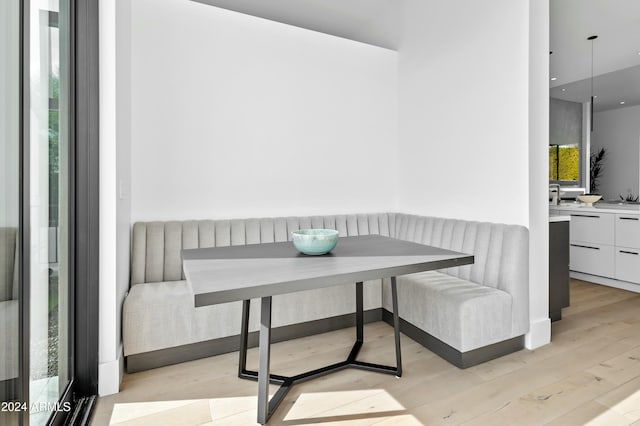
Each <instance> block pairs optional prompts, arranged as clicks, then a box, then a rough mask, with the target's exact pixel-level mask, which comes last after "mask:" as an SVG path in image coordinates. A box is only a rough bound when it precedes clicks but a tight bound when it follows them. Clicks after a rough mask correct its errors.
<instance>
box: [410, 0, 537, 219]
mask: <svg viewBox="0 0 640 426" xmlns="http://www.w3.org/2000/svg"><path fill="white" fill-rule="evenodd" d="M405 4H406V7H405V11H404V33H403V37H402V43H401V45H400V49H399V76H400V86H399V117H400V118H399V127H400V149H399V159H400V165H399V168H400V170H401V171H402V172H401V174H400V184H399V186H398V200H399V210H401V211H409V212H412V213H418V214H428V215H433V216H444V217H454V218H461V219H472V220H481V221H482V220H485V221H491V222H506V223H515V224H521V225H528V224H529V211H528V204H529V199H528V198H529V195H528V194H529V186H528V184H529V171H528V167H529V166H528V156H529V154H528V138H529V136H528V116H527V114H528V86H529V70H528V63H529V58H528V52H529V45H528V41H529V34H528V26H529V22H528V20H529V10H528V2H526V1H513V0H493V1H491V2H478V1H473V0H453V1H441V0H407V1H406V2H405Z"/></svg>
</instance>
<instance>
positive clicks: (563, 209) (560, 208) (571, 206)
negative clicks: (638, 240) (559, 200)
mask: <svg viewBox="0 0 640 426" xmlns="http://www.w3.org/2000/svg"><path fill="white" fill-rule="evenodd" d="M549 209H550V210H552V211H555V212H557V213H556V214H560V213H565V212H570V211H581V212H591V213H618V214H627V215H635V216H640V210H629V209H616V208H606V209H601V208H597V207H586V206H585V205H584V204H569V205H560V206H555V205H549Z"/></svg>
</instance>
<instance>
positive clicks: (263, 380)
mask: <svg viewBox="0 0 640 426" xmlns="http://www.w3.org/2000/svg"><path fill="white" fill-rule="evenodd" d="M259 351H260V360H259V364H258V423H260V424H262V425H263V424H265V423H267V420H269V417H270V415H271V413H270V412H269V357H270V354H271V296H267V297H263V298H262V304H261V306H260V348H259Z"/></svg>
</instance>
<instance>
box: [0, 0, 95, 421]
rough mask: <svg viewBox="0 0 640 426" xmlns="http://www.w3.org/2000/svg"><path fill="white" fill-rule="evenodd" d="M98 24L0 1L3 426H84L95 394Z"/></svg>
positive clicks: (62, 11) (69, 4)
mask: <svg viewBox="0 0 640 426" xmlns="http://www.w3.org/2000/svg"><path fill="white" fill-rule="evenodd" d="M97 17H98V1H97V0H83V1H75V0H0V425H2V426H14V425H21V426H22V425H25V426H28V425H44V424H52V425H59V424H63V422H64V421H65V419H67V418H68V416H70V415H71V416H73V419H74V421H75V422H78V421H79V422H83V421H84V422H86V421H87V419H88V416H89V415H90V413H91V409H92V407H93V404H94V402H95V395H96V394H97V382H98V343H97V331H98V256H99V254H98V226H97V223H98V214H99V213H98V202H97V200H98V192H99V186H98V182H99V180H98V157H97V152H98V137H97V123H98V120H97V111H98V109H97V106H98V97H97V94H98V85H97V82H98V71H97V45H98V43H97V40H98V35H97ZM72 52H73V54H72Z"/></svg>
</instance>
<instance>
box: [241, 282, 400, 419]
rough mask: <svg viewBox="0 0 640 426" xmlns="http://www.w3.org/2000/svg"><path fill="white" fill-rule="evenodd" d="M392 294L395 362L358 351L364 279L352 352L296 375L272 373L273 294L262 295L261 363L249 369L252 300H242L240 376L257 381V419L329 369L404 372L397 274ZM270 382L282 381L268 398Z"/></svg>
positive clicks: (361, 338)
mask: <svg viewBox="0 0 640 426" xmlns="http://www.w3.org/2000/svg"><path fill="white" fill-rule="evenodd" d="M391 298H392V305H393V325H394V327H393V331H394V338H395V346H396V366H395V367H390V366H386V365H379V364H372V363H369V362H363V361H358V360H357V357H358V353H359V352H360V348H361V347H362V344H363V342H364V292H363V283H362V282H357V283H356V341H355V342H354V344H353V347H352V348H351V352H350V353H349V356H348V357H347V359H346V360H344V361H341V362H337V363H335V364H331V365H328V366H326V367H321V368H317V369H315V370H312V371H307V372H304V373H301V374H297V375H295V376H291V377H288V376H281V375H278V374H270V372H269V358H270V354H271V302H272V299H271V296H269V297H263V298H262V301H261V302H262V303H261V307H260V340H259V349H258V350H259V367H258V371H249V370H247V369H246V365H247V340H248V335H249V308H250V301H249V300H245V301H243V305H242V329H241V332H240V359H239V366H238V377H240V378H242V379H249V380H257V381H258V423H260V424H266V423H267V422H268V421H269V418H270V417H271V415H272V414H273V413H274V412H275V410H276V409H277V408H278V405H280V403H281V402H282V401H283V400H284V398H285V396H286V394H287V392H289V389H291V387H292V386H293V385H294V384H296V383H301V382H303V381H306V380H309V379H314V378H316V377H320V376H324V375H326V374H329V373H333V372H336V371H340V370H344V369H345V368H358V369H361V370H367V371H374V372H377V373H385V374H393V375H395V376H397V377H400V376H402V358H401V354H400V317H399V315H398V293H397V288H396V278H395V277H392V278H391ZM269 383H272V384H277V385H280V387H279V388H278V390H277V391H276V393H275V394H274V395H273V397H272V398H271V400H269Z"/></svg>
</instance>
